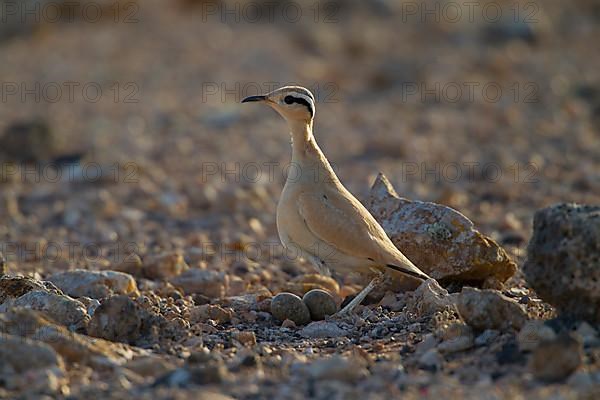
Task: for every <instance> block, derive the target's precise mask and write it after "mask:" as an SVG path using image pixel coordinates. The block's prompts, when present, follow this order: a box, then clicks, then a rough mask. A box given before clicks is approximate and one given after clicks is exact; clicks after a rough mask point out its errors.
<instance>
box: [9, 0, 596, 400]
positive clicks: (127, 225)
mask: <svg viewBox="0 0 600 400" xmlns="http://www.w3.org/2000/svg"><path fill="white" fill-rule="evenodd" d="M31 3H36V2H31ZM82 3H85V4H88V5H89V4H92V5H93V6H89V7H88V8H83V6H77V7H76V8H75V10H74V17H73V18H70V17H69V15H70V14H63V18H62V20H61V21H58V22H56V21H52V20H51V19H52V18H50V17H49V16H48V15H46V16H44V15H43V14H40V15H41V18H40V22H39V23H34V22H32V21H30V20H27V21H26V22H27V23H24V24H21V25H22V26H21V25H19V23H20V22H23V21H20V22H19V21H17V26H18V28H19V29H14V25H9V24H10V23H12V24H14V23H15V22H14V18H13V19H10V18H9V19H8V20H6V21H5V20H3V22H2V24H0V34H2V37H0V76H1V77H2V78H1V80H2V82H1V84H2V87H1V90H0V92H1V93H0V94H1V96H2V105H1V107H0V134H1V132H4V135H3V136H1V137H0V140H1V141H2V142H1V144H0V157H1V158H0V159H1V160H2V164H1V165H2V170H1V171H0V178H1V179H0V239H1V243H0V244H1V246H2V247H1V248H0V252H2V253H4V256H5V258H6V259H7V272H8V273H9V274H10V275H25V276H30V277H33V278H35V279H37V280H45V279H48V278H49V277H51V276H52V275H53V274H56V273H58V272H61V271H66V270H72V269H76V268H81V269H86V270H117V269H120V270H127V268H134V269H135V268H138V267H139V268H142V269H143V268H146V269H147V268H148V265H149V263H150V261H149V260H151V259H152V258H153V257H154V256H155V255H157V254H164V253H168V254H180V255H181V256H182V257H183V258H182V259H180V258H179V259H177V260H176V262H175V264H177V263H179V265H182V264H181V263H183V262H185V263H186V265H187V266H189V267H192V268H196V269H203V270H204V271H209V272H211V271H212V272H214V274H215V275H210V276H212V277H214V281H210V280H209V283H210V286H211V288H203V289H202V290H199V291H196V292H202V293H192V292H194V290H188V291H187V293H186V291H185V290H182V289H181V288H179V287H178V286H177V284H174V283H173V282H171V281H172V280H173V279H175V277H176V275H178V274H179V273H180V272H181V271H180V270H178V269H177V268H179V267H172V268H173V269H172V270H169V271H170V272H160V271H159V272H156V271H155V272H156V273H151V272H148V271H147V270H144V271H145V272H140V271H142V270H141V269H140V270H136V271H131V270H128V271H129V272H130V273H131V274H132V275H133V276H135V278H136V282H135V283H136V286H137V288H138V291H137V292H130V296H131V297H132V299H134V303H135V306H136V307H138V308H137V309H136V310H137V311H136V312H140V313H142V311H143V312H153V313H154V314H153V315H155V318H159V319H160V321H161V322H160V324H158V325H156V326H157V327H159V328H156V329H158V330H159V332H156V331H155V332H153V333H152V334H149V333H148V332H144V331H143V328H144V327H141V328H140V327H139V326H137V328H136V329H141V333H140V334H139V335H137V336H136V335H134V337H128V336H127V335H125V337H124V338H123V337H117V338H114V340H113V341H114V342H123V343H129V344H130V345H131V349H133V350H131V349H130V350H128V351H132V352H134V353H136V352H139V354H138V356H139V357H141V359H142V361H139V360H138V361H137V364H132V363H134V362H135V361H136V360H135V358H134V360H133V361H132V360H129V361H123V360H124V359H121V358H119V357H116V356H114V357H113V356H106V357H107V359H110V360H112V361H111V363H113V364H110V366H108V367H106V368H98V367H97V365H96V364H94V363H86V362H84V361H77V362H73V361H69V360H67V361H65V363H66V364H65V365H60V366H59V368H58V369H59V370H60V371H59V372H58V373H57V374H58V375H57V376H58V378H56V380H55V381H52V382H50V383H47V384H43V385H42V384H40V387H41V388H37V387H34V388H33V389H32V390H28V389H29V388H27V387H23V386H19V385H12V386H11V385H10V384H8V383H6V379H7V378H6V376H9V375H5V377H4V378H2V379H3V380H0V396H6V397H7V398H10V397H18V396H22V397H29V398H35V397H38V396H41V394H40V393H46V394H45V395H46V396H50V397H69V396H71V397H70V398H74V399H75V398H77V399H79V398H81V399H84V398H95V397H98V398H99V397H106V398H115V399H116V398H148V399H150V398H165V399H167V398H169V399H170V398H182V399H185V398H197V397H198V396H206V398H220V397H218V395H216V394H215V393H223V394H224V395H228V396H232V397H235V398H247V399H257V398H298V399H301V398H310V397H315V398H340V399H341V398H382V399H384V398H390V397H392V396H398V397H400V396H405V397H407V398H422V397H427V398H451V397H453V396H457V397H458V396H460V397H469V398H481V397H485V398H578V397H585V396H588V397H589V398H594V397H595V395H596V396H597V395H598V390H599V389H598V387H599V386H598V385H600V376H599V375H598V373H597V371H598V362H599V360H600V350H599V348H598V342H597V341H596V342H593V341H592V342H590V343H591V344H589V343H588V345H586V346H585V347H584V349H583V356H582V357H583V358H582V361H581V365H580V366H579V369H578V372H576V373H575V374H573V375H571V376H570V377H569V376H568V375H567V376H564V377H563V378H564V379H557V380H556V382H552V383H548V382H547V381H544V380H540V379H538V378H537V377H536V374H535V371H532V366H531V363H532V361H531V357H532V356H531V354H530V353H528V352H522V351H519V350H518V348H515V346H517V342H518V340H517V336H518V330H517V331H515V330H497V331H495V333H494V332H493V333H491V334H489V335H496V336H493V337H491V339H490V338H488V339H489V340H488V339H486V337H483V338H481V335H482V334H483V332H479V331H477V330H475V331H474V332H471V333H469V335H474V337H475V344H474V345H472V346H470V347H469V348H467V349H465V350H457V351H449V352H447V353H444V352H441V353H442V354H441V358H440V359H439V360H437V361H436V360H434V362H431V363H430V361H431V360H429V361H428V360H423V359H422V356H423V353H424V352H426V351H427V350H428V349H427V348H426V347H427V345H422V346H423V347H422V348H421V349H419V345H420V344H421V343H423V341H424V340H425V339H426V338H430V340H433V339H431V338H432V337H436V338H438V337H439V338H442V337H443V336H444V332H445V330H447V329H448V327H449V326H451V325H452V322H453V321H455V320H457V318H458V316H457V314H456V313H455V312H454V311H453V310H452V309H445V310H441V311H440V310H438V311H437V312H436V313H433V314H422V315H419V313H416V314H415V313H411V312H409V311H410V310H408V309H407V308H406V307H405V306H406V304H408V305H410V301H411V299H412V297H411V296H412V295H411V294H405V295H398V296H396V297H394V298H393V301H392V300H391V298H388V303H386V304H378V303H375V304H371V305H366V306H361V307H359V309H358V310H357V314H356V316H355V317H352V318H349V319H347V320H343V321H338V322H335V324H336V326H337V327H338V328H341V329H343V330H344V332H345V334H344V335H341V337H335V338H312V337H306V336H305V335H303V334H302V332H303V331H302V327H294V326H289V327H281V322H280V321H277V320H275V319H274V318H273V317H272V316H271V314H270V310H269V306H268V301H269V298H270V296H271V295H272V294H276V293H278V292H279V291H282V290H289V289H290V286H289V284H288V283H289V281H290V280H293V279H296V281H298V282H306V279H308V278H306V277H305V275H306V274H311V273H313V272H314V271H313V269H312V267H311V266H310V265H308V264H307V263H305V262H304V261H303V260H300V259H297V258H296V257H293V256H290V255H289V254H286V253H285V251H284V250H283V249H282V248H281V246H280V245H279V240H278V238H277V233H276V226H275V207H276V204H277V201H278V197H279V193H280V191H281V188H282V186H283V183H284V181H285V177H286V174H287V172H288V171H289V168H288V165H289V164H288V163H289V156H290V145H289V135H288V134H287V132H286V126H285V123H284V122H283V121H282V120H281V119H280V118H279V117H278V116H276V115H275V113H273V112H272V111H270V110H268V109H266V108H261V107H258V106H255V105H246V104H244V105H243V106H242V105H240V104H239V101H240V100H241V99H242V98H243V97H245V96H247V95H253V94H257V92H258V91H261V92H262V91H268V90H270V89H273V88H274V87H276V86H282V85H285V84H291V83H297V84H302V85H304V86H306V87H308V88H311V89H312V90H313V91H314V93H315V95H316V97H317V100H318V101H317V102H318V104H317V112H316V121H315V135H316V137H317V140H318V141H319V143H320V145H321V147H322V149H323V150H324V152H325V154H326V155H327V156H328V158H329V159H330V160H331V162H332V164H333V165H334V169H335V170H336V172H337V173H338V175H339V177H340V179H341V180H342V181H343V182H344V183H345V184H346V185H347V187H348V188H349V189H350V190H351V191H352V192H353V193H355V194H356V195H357V197H358V198H359V199H361V200H366V199H367V198H368V193H369V187H370V185H372V183H373V181H374V179H375V177H376V175H377V173H378V172H380V171H381V172H384V173H385V175H386V176H387V177H388V178H389V179H390V181H391V182H392V184H393V185H394V187H395V188H396V190H397V191H398V192H399V193H400V194H401V195H402V196H403V197H407V198H409V199H418V200H425V201H433V202H437V203H440V204H445V205H448V206H450V207H453V208H455V209H457V210H459V211H460V212H462V213H463V214H465V215H466V216H467V217H469V218H470V219H471V220H472V221H473V222H474V223H475V226H476V227H477V228H478V229H479V230H480V231H481V232H483V233H484V234H486V235H488V236H490V237H491V238H493V239H494V240H496V241H497V242H498V243H499V244H500V245H502V246H503V247H504V249H505V250H506V251H507V253H508V254H509V255H510V257H511V258H512V259H513V260H514V261H515V262H516V263H517V265H518V266H519V267H521V266H522V264H523V262H524V259H525V256H526V247H527V243H528V241H529V238H530V236H531V230H532V218H533V215H534V213H535V211H536V210H538V209H540V208H542V207H546V206H549V205H552V204H555V203H557V202H577V203H590V204H598V203H600V133H599V130H600V68H598V66H600V46H598V43H597V41H598V37H600V7H599V6H598V4H597V3H596V2H594V1H591V0H590V1H586V0H578V1H572V2H564V1H559V0H552V1H547V2H525V1H523V2H518V1H516V2H504V1H500V2H487V1H484V2H475V5H474V6H472V7H473V8H469V7H467V6H465V4H463V3H462V2H441V3H435V2H429V1H415V2H395V1H386V0H377V1H364V2H362V1H346V2H342V1H340V2H330V3H313V2H296V3H294V2H286V3H282V4H284V5H282V4H279V5H277V6H264V5H263V6H262V8H260V7H258V5H259V4H261V3H264V2H254V3H252V2H250V1H241V0H238V1H226V2H220V3H211V2H203V1H192V0H188V1H174V0H173V1H168V2H167V1H159V0H145V1H143V2H138V3H135V2H124V1H121V2H119V3H118V4H117V6H116V8H115V4H116V3H113V2H110V1H106V2H105V1H97V2H93V1H90V2H82ZM19 4H22V3H19ZM38 4H41V6H40V7H41V8H40V10H42V11H43V10H45V12H48V13H49V12H51V11H52V12H54V11H53V10H49V9H47V7H48V5H47V4H48V3H47V2H43V1H42V2H38ZM286 4H287V6H286ZM290 4H291V5H290ZM435 4H438V6H437V8H436V6H435ZM0 5H3V6H5V2H0ZM90 7H91V8H90ZM56 9H57V10H58V8H56ZM60 10H62V12H63V13H65V9H64V8H61V9H60ZM98 10H101V12H102V13H103V18H99V19H98V20H96V18H95V16H94V15H95V14H94V13H95V12H97V11H98ZM115 10H117V11H118V12H115ZM256 10H262V18H261V20H260V21H255V14H254V12H255V11H256ZM269 10H270V11H269ZM427 10H434V11H431V12H429V13H428V12H427ZM498 10H500V12H501V13H502V18H496V16H495V15H496V11H498ZM42 11H40V13H42ZM298 12H299V13H300V14H299V15H298V14H297V13H298ZM456 12H458V13H459V14H456ZM0 16H2V14H1V13H0ZM11 21H12V22H11ZM40 132H41V133H40ZM40 138H41V139H40ZM77 159H79V160H80V163H79V164H78V165H79V166H73V165H72V164H67V165H65V164H64V162H65V160H67V161H73V160H77ZM48 163H50V165H49V164H48ZM60 163H62V164H60ZM59 164H60V165H62V167H60V169H58V170H57V169H56V166H57V165H59ZM57 174H58V175H57ZM131 253H135V254H137V255H138V256H139V257H140V258H141V261H140V263H141V265H142V266H140V265H137V264H135V262H134V263H133V264H135V265H137V266H135V265H134V266H130V265H125V266H124V259H125V260H126V261H127V260H128V259H127V258H126V257H127V256H128V255H129V254H131ZM176 258H177V257H176ZM135 260H137V258H136V259H135ZM163 262H164V263H166V264H168V265H173V263H172V262H170V261H169V262H166V261H164V260H162V261H160V262H158V264H159V267H157V269H159V270H161V269H162V268H163V266H162V264H161V263H163ZM166 264H165V265H166ZM164 268H167V267H164ZM182 268H183V269H185V267H182ZM212 272H211V273H212ZM303 279H304V281H303ZM336 279H337V281H338V283H339V285H340V287H339V288H338V289H339V290H338V289H336V290H337V293H335V294H336V299H337V301H338V302H340V301H341V300H342V299H343V298H344V297H345V296H346V295H349V294H352V293H354V292H355V291H356V290H357V288H358V286H357V281H356V279H355V278H354V277H343V276H342V277H336ZM324 282H325V283H322V285H321V286H322V287H324V288H331V287H332V286H328V285H333V283H332V282H331V281H328V280H325V281H324ZM286 284H288V285H287V286H286ZM213 285H214V286H213ZM300 286H301V285H300ZM317 286H319V285H317ZM286 288H287V289H286ZM450 289H451V291H455V290H460V288H450ZM298 290H299V291H303V289H298ZM334 291H335V290H334ZM502 292H503V293H504V294H506V295H507V296H509V297H511V298H513V299H515V300H517V301H520V302H521V304H522V306H523V307H525V308H526V309H527V313H528V315H529V317H530V318H543V319H550V318H554V316H555V313H554V311H553V309H552V308H551V307H550V306H549V305H547V304H545V303H543V302H542V301H541V300H540V299H539V298H538V297H537V295H536V294H535V293H534V292H533V291H530V289H529V288H528V285H527V284H526V282H525V280H524V277H523V274H522V272H521V271H520V270H519V271H517V273H516V274H515V276H514V277H513V278H511V279H510V280H509V281H508V282H507V283H506V284H505V287H504V288H503V289H502ZM115 293H116V291H115ZM257 293H258V295H254V297H252V298H253V300H258V302H257V304H255V305H254V306H253V307H254V308H253V307H248V308H244V307H241V308H240V307H239V306H238V305H236V304H231V302H229V303H228V302H227V301H226V300H224V299H225V298H227V297H232V296H241V295H245V294H257ZM87 297H90V296H87ZM97 297H98V299H99V300H103V299H105V298H106V296H103V295H102V294H100V295H98V296H97ZM524 297H526V299H524ZM265 301H266V302H267V303H265ZM207 303H212V304H213V305H215V306H217V305H218V307H219V309H214V310H216V311H214V310H213V309H212V308H211V310H213V311H214V313H216V314H210V313H209V314H210V315H208V314H206V313H207V312H209V311H207V309H206V307H205V308H203V309H200V308H199V307H202V305H203V304H207ZM88 305H89V304H88ZM89 310H90V309H88V311H89ZM4 312H9V311H7V310H4ZM13 312H14V310H13ZM222 312H224V314H220V313H222ZM203 313H205V314H203ZM0 314H1V313H0ZM217 314H218V315H217ZM6 315H8V314H6ZM144 315H145V314H144ZM144 315H141V317H140V318H141V321H142V324H143V323H144V321H147V319H145V318H149V317H147V315H146V316H144ZM5 322H6V321H5ZM575 328H577V326H575ZM590 328H591V329H593V328H592V327H590ZM77 329H79V330H77ZM77 329H74V330H75V331H77V332H80V333H81V334H86V333H89V330H87V329H90V328H89V327H85V326H84V327H78V328H77ZM239 332H242V333H241V334H240V333H239ZM250 332H253V333H254V335H251V334H250ZM240 335H241V336H240ZM85 336H87V335H85ZM117 336H118V335H117ZM592 336H593V335H592ZM478 340H479V341H478ZM436 345H437V344H436V343H434V344H433V345H432V346H433V347H435V346H436ZM123 346H125V345H123ZM59 353H60V352H59ZM136 354H137V353H136ZM332 354H333V355H338V356H339V358H333V359H331V360H330V359H326V358H325V356H327V355H332ZM438 355H439V354H438ZM126 358H127V357H125V359H126ZM129 358H131V357H129ZM327 362H329V363H330V364H326V363H327ZM128 363H129V364H128ZM144 363H145V364H144ZM315 371H316V372H315ZM327 371H333V372H330V373H329V372H327ZM9 372H10V371H9ZM9 372H7V374H9ZM13 372H14V371H13ZM186 374H187V375H186ZM32 376H34V377H35V379H38V378H39V375H32ZM44 376H45V375H44ZM39 379H41V378H39ZM50 380H51V379H50ZM594 391H595V392H594ZM211 393H212V394H211ZM594 394H595V395H594ZM211 396H212V397H211ZM201 398H202V397H201ZM596 398H597V397H596Z"/></svg>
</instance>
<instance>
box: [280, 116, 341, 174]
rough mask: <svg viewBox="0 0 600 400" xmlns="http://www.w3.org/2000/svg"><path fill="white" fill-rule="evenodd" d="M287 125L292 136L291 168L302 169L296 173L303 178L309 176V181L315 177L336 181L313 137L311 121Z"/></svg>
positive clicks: (293, 122) (291, 122) (290, 122)
mask: <svg viewBox="0 0 600 400" xmlns="http://www.w3.org/2000/svg"><path fill="white" fill-rule="evenodd" d="M288 123H289V127H290V134H291V136H292V166H293V167H300V168H302V171H298V172H301V173H302V174H303V175H304V176H305V177H309V176H310V179H313V177H315V178H317V179H329V180H334V181H337V180H338V178H337V176H336V175H335V172H334V171H333V168H331V165H330V164H329V161H327V158H325V155H324V154H323V152H322V151H321V149H320V148H319V145H318V144H317V141H316V140H315V137H314V136H313V123H312V121H310V122H306V121H289V122H288ZM288 177H289V175H288Z"/></svg>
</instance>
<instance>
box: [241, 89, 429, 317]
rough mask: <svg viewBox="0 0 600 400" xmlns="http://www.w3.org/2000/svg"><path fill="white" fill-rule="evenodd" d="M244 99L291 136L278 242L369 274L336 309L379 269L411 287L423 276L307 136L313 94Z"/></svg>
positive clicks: (379, 276) (323, 267)
mask: <svg viewBox="0 0 600 400" xmlns="http://www.w3.org/2000/svg"><path fill="white" fill-rule="evenodd" d="M246 102H262V103H265V104H268V105H269V106H271V107H272V108H273V109H275V111H277V112H278V113H279V114H280V115H281V116H282V117H283V118H284V119H285V120H286V121H287V123H288V125H289V129H290V133H291V136H292V163H291V166H290V169H289V172H288V178H287V181H286V183H285V187H284V188H283V192H282V194H281V199H280V200H279V204H278V206H277V230H278V232H279V238H280V239H281V242H282V243H283V245H284V246H285V247H286V248H288V249H289V250H291V251H297V252H298V253H299V254H300V255H301V256H303V257H304V258H306V259H308V260H310V261H311V262H312V263H313V264H315V266H316V267H317V268H318V269H319V270H320V271H321V272H322V273H328V272H329V270H334V271H335V272H336V273H341V274H343V273H351V272H357V273H362V274H368V275H371V276H373V275H374V276H375V278H374V279H373V280H372V281H371V282H370V283H369V284H368V285H367V286H366V287H365V288H364V289H363V290H362V291H361V292H360V293H359V294H358V295H357V296H356V297H355V298H354V299H353V301H352V302H350V303H349V304H348V305H347V306H346V307H345V308H344V309H343V310H342V311H340V313H341V314H344V313H348V312H349V311H351V310H352V309H353V308H354V307H355V306H356V305H357V304H359V303H360V302H361V301H362V300H363V299H364V298H365V297H366V296H367V294H368V293H369V292H370V291H371V290H372V289H373V288H374V287H375V286H376V285H378V284H379V283H380V282H381V281H382V280H383V278H384V276H385V275H388V276H389V275H396V276H395V277H394V278H399V277H400V279H399V281H400V282H402V285H403V286H404V288H405V289H406V288H407V286H406V284H407V282H409V281H412V283H413V284H412V285H410V286H412V287H413V288H414V287H416V286H417V285H418V284H419V283H420V282H421V281H422V280H426V279H429V277H428V276H427V275H426V274H425V273H424V272H422V271H421V270H420V269H419V268H417V267H416V266H415V265H414V264H413V263H412V262H411V261H410V260H409V259H408V258H406V257H405V256H404V254H402V252H401V251H400V250H398V249H397V248H396V246H394V244H393V243H392V241H391V240H390V239H389V237H388V236H387V235H386V233H385V232H384V230H383V228H382V227H381V226H380V225H379V223H378V222H377V221H376V220H375V218H373V216H372V215H371V214H370V213H369V212H368V211H367V209H366V208H365V207H364V206H363V205H362V204H361V203H360V202H359V201H358V200H357V199H356V198H355V197H354V196H353V195H352V193H350V192H349V191H348V190H347V189H346V188H345V187H344V186H343V185H342V183H341V182H340V180H339V179H338V177H337V176H336V174H335V172H334V171H333V169H332V168H331V166H330V165H329V162H328V161H327V159H326V158H325V156H324V155H323V152H321V149H320V148H319V146H318V145H317V142H316V141H315V138H314V136H313V132H312V128H313V118H314V115H315V100H314V97H313V95H312V93H311V92H310V91H309V90H307V89H305V88H303V87H300V86H286V87H282V88H280V89H277V90H274V91H273V92H271V93H269V94H266V95H263V96H251V97H247V98H245V99H244V100H242V103H246ZM386 273H387V274H386ZM399 274H401V275H399ZM396 280H398V279H396ZM409 283H410V282H409Z"/></svg>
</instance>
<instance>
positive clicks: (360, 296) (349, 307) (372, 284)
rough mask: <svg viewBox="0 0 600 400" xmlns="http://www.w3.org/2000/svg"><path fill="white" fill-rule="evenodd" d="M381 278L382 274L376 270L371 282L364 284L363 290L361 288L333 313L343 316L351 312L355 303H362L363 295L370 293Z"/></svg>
mask: <svg viewBox="0 0 600 400" xmlns="http://www.w3.org/2000/svg"><path fill="white" fill-rule="evenodd" d="M383 278H384V274H383V273H381V272H379V271H377V276H375V278H373V279H372V280H371V282H369V284H368V285H367V286H365V288H364V289H363V290H361V291H360V292H359V293H358V294H357V295H356V297H355V298H353V299H352V301H350V303H348V304H346V307H344V308H342V309H341V310H340V311H338V312H337V313H336V314H335V315H336V316H343V315H348V314H350V313H351V312H352V310H354V308H355V307H356V306H357V305H359V304H360V303H362V301H363V300H364V299H365V297H367V296H368V295H369V293H371V291H372V290H373V289H375V288H376V287H377V285H379V284H380V283H381V282H382V281H383Z"/></svg>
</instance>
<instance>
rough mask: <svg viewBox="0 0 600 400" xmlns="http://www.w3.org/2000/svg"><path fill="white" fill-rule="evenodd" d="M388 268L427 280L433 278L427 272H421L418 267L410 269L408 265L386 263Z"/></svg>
mask: <svg viewBox="0 0 600 400" xmlns="http://www.w3.org/2000/svg"><path fill="white" fill-rule="evenodd" d="M385 266H386V268H390V269H393V270H394V271H397V272H400V273H402V274H405V275H408V276H412V277H413V278H417V279H420V280H422V281H426V280H427V279H431V278H430V277H429V276H428V275H427V274H426V273H424V272H421V271H420V270H419V269H418V268H417V267H414V269H413V268H411V269H408V268H406V267H399V266H397V265H394V264H386V265H385Z"/></svg>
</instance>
